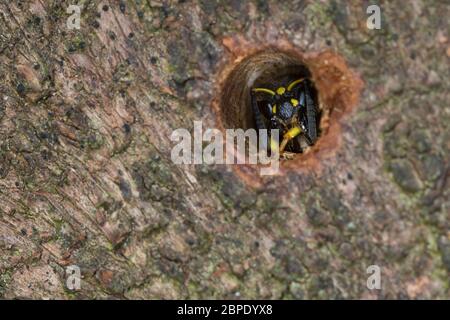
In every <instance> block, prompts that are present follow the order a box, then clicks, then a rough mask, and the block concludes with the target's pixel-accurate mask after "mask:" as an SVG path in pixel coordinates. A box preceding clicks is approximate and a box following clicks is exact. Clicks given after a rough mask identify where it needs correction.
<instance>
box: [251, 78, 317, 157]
mask: <svg viewBox="0 0 450 320" xmlns="http://www.w3.org/2000/svg"><path fill="white" fill-rule="evenodd" d="M313 88H314V87H313V85H312V82H311V81H310V80H309V79H307V78H300V79H296V80H294V81H292V82H290V83H288V84H287V85H286V86H279V87H272V88H262V87H255V88H252V89H251V104H252V112H253V115H254V120H255V125H256V128H257V129H258V130H259V129H268V131H269V139H270V141H269V145H270V148H271V150H272V151H275V150H277V151H278V152H279V154H281V155H283V154H285V153H286V154H288V153H300V152H303V150H304V148H305V147H306V146H312V145H313V144H314V143H315V142H316V140H317V127H318V110H317V106H316V103H315V99H314V95H313V92H314V89H313ZM272 129H278V130H279V133H280V134H281V137H282V140H281V139H280V140H281V143H280V144H279V145H274V142H273V140H272V139H271V138H270V132H271V130H272ZM304 141H305V142H306V143H305V142H304Z"/></svg>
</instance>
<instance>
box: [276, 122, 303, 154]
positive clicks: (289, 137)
mask: <svg viewBox="0 0 450 320" xmlns="http://www.w3.org/2000/svg"><path fill="white" fill-rule="evenodd" d="M301 132H302V129H300V127H293V128H291V129H289V130H288V132H286V133H285V134H284V136H283V141H281V144H280V148H279V152H280V153H283V151H284V149H285V148H286V145H287V144H288V142H289V141H291V140H292V139H294V138H295V137H296V136H298V135H299V134H300V133H301Z"/></svg>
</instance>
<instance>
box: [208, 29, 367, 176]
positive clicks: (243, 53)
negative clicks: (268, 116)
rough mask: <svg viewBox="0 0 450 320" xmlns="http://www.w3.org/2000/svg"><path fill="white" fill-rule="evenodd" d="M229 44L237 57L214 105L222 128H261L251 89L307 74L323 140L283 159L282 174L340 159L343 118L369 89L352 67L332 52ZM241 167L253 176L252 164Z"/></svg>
mask: <svg viewBox="0 0 450 320" xmlns="http://www.w3.org/2000/svg"><path fill="white" fill-rule="evenodd" d="M226 43H227V44H229V45H228V49H229V50H230V51H231V52H233V53H234V55H235V59H234V60H233V61H232V62H231V63H229V64H227V65H225V66H224V68H223V70H222V71H221V73H220V74H219V82H218V93H219V94H218V96H217V99H214V100H213V104H212V107H213V110H214V111H215V112H216V115H217V117H218V124H219V127H220V128H221V129H222V130H225V129H244V130H247V129H250V128H256V127H257V126H256V123H255V118H254V113H253V109H252V103H251V90H252V89H253V88H255V87H269V88H271V89H274V88H277V87H279V86H283V87H286V86H287V84H289V83H291V82H292V81H294V80H296V79H300V78H306V79H309V81H310V83H311V86H310V88H311V95H312V97H313V100H314V103H315V106H316V111H317V113H316V121H317V123H316V125H317V126H316V132H317V138H316V139H315V141H314V143H313V144H312V145H311V146H308V147H306V148H304V149H303V148H302V149H301V150H300V152H298V153H296V154H295V155H294V157H292V158H290V159H287V161H283V162H282V163H281V168H282V169H283V170H282V172H286V170H287V171H289V170H291V169H293V170H299V169H306V170H308V171H311V170H314V171H318V170H316V169H318V168H320V167H321V164H322V163H325V162H326V161H325V160H326V159H330V158H334V154H335V151H336V150H338V149H339V148H340V145H341V124H342V118H343V116H345V115H346V114H348V113H350V112H351V111H352V110H353V109H354V108H355V107H356V106H357V104H358V101H359V97H360V93H361V90H362V88H363V82H362V80H361V79H360V78H359V76H358V75H357V74H355V73H354V72H353V71H352V70H351V69H350V68H348V66H347V63H346V62H345V60H344V59H343V58H342V57H341V56H340V55H338V54H337V53H335V52H332V51H328V50H327V51H323V52H311V53H305V52H302V51H300V50H298V49H297V48H295V47H294V46H292V45H291V44H289V43H280V44H279V45H276V44H274V45H268V46H265V47H262V48H261V47H259V48H258V47H257V45H252V44H249V43H245V42H242V41H239V40H236V39H234V38H233V39H227V41H226ZM280 138H281V137H280ZM327 163H328V162H327ZM237 170H238V171H242V172H241V173H242V174H243V175H244V176H247V175H248V174H250V175H253V174H252V173H251V172H253V171H252V170H253V169H251V168H241V169H237ZM319 171H321V170H319Z"/></svg>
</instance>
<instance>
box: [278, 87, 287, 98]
mask: <svg viewBox="0 0 450 320" xmlns="http://www.w3.org/2000/svg"><path fill="white" fill-rule="evenodd" d="M285 92H286V88H285V87H279V88H278V89H277V93H278V94H279V95H280V96H281V95H282V94H283V93H285Z"/></svg>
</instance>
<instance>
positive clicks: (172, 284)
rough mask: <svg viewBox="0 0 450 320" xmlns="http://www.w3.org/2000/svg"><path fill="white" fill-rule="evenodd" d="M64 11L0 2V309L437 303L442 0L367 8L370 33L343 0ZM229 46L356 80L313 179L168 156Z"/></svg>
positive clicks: (200, 116)
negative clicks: (257, 174) (76, 19)
mask: <svg viewBox="0 0 450 320" xmlns="http://www.w3.org/2000/svg"><path fill="white" fill-rule="evenodd" d="M71 4H76V3H71V2H70V1H54V0H51V1H44V0H30V1H6V0H2V1H1V4H0V9H1V15H0V30H1V34H0V52H1V55H0V72H1V75H2V77H1V79H0V297H1V298H19V297H20V298H36V299H39V298H62V299H74V298H108V297H116V298H123V299H142V298H145V299H155V298H167V299H176V298H191V299H196V298H246V299H254V298H268V299H277V298H284V299H317V298H321V299H323V298H353V299H359V298H449V291H448V290H449V283H448V276H449V272H450V233H449V207H450V201H449V200H450V197H449V190H450V189H449V179H448V176H449V172H450V171H449V149H450V144H449V141H450V130H449V129H450V128H449V123H450V109H449V107H448V101H449V98H450V97H449V92H448V88H449V79H450V74H449V73H450V72H449V68H448V63H449V58H450V42H449V40H448V37H449V26H448V16H449V14H450V12H449V7H448V5H446V4H445V3H444V1H433V2H426V1H414V2H411V3H407V4H406V3H403V2H400V1H397V2H389V3H388V2H381V4H380V7H381V12H382V24H381V29H380V30H370V29H368V28H367V27H366V20H367V18H368V14H366V5H363V4H362V3H361V2H359V1H354V2H353V1H350V2H349V1H338V0H336V1H330V2H328V1H326V2H316V1H294V0H293V1H267V2H266V1H257V0H255V1H215V0H213V1H211V0H198V1H197V0H192V1H154V0H152V1H98V0H92V1H89V0H86V1H80V2H79V4H82V9H81V20H80V21H81V26H80V29H79V30H77V29H74V30H69V29H68V28H67V24H66V22H67V19H68V18H69V17H70V14H68V13H67V12H66V10H67V8H68V6H69V5H71ZM237 36H238V37H240V38H243V39H245V40H246V41H247V42H248V43H252V44H253V46H258V45H263V44H267V43H273V44H276V43H278V42H279V41H285V42H286V41H287V42H289V43H290V44H291V45H292V46H293V47H296V48H298V49H299V50H300V51H302V52H305V53H308V52H322V51H325V50H331V51H333V52H336V53H337V54H339V55H340V56H341V57H343V59H344V60H345V61H346V63H347V64H348V66H349V68H350V69H352V70H353V71H354V72H355V73H356V74H358V75H359V77H360V78H361V79H362V80H363V82H364V88H363V91H362V93H361V98H360V100H359V102H358V105H357V108H356V109H355V110H354V111H353V112H352V113H351V114H350V115H348V116H346V117H345V118H342V119H341V120H339V121H340V131H339V132H338V133H335V134H337V135H339V141H340V144H339V148H337V150H335V152H334V153H333V154H331V155H330V156H329V157H326V158H321V159H319V160H318V161H320V163H319V165H320V170H311V171H309V170H308V167H306V168H303V169H302V170H290V171H288V172H287V173H286V174H284V175H280V176H272V177H264V178H261V180H260V183H258V184H257V185H255V184H252V182H251V181H250V180H249V179H246V178H245V177H243V175H242V174H239V172H238V171H237V170H236V168H235V166H226V165H215V166H211V165H206V164H202V165H176V164H174V163H173V162H172V161H171V157H170V154H171V149H172V147H173V145H174V143H173V142H172V141H171V140H170V135H171V133H172V132H173V130H175V129H177V128H187V129H188V130H191V129H192V127H193V122H194V121H196V120H202V121H203V124H204V127H205V128H206V127H210V128H214V127H218V126H220V123H218V121H219V119H218V117H217V114H216V113H215V112H214V110H212V108H211V103H212V101H213V100H214V99H216V98H217V96H218V95H219V92H218V90H219V89H220V84H219V80H218V79H219V75H220V74H221V71H222V70H224V69H226V68H227V65H229V64H230V63H232V61H233V59H234V58H235V57H234V56H233V53H232V52H230V51H229V48H228V46H227V41H224V39H230V37H231V38H233V37H237ZM218 88H219V89H218ZM70 265H76V266H78V267H79V268H80V270H81V274H82V281H81V288H80V289H79V290H70V289H69V288H67V286H66V279H67V274H66V268H67V266H70ZM371 265H377V266H379V267H380V272H381V289H380V290H377V289H375V290H371V289H369V288H368V287H367V285H366V283H367V279H368V277H369V276H370V275H371V274H369V273H367V268H368V267H369V266H371Z"/></svg>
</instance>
